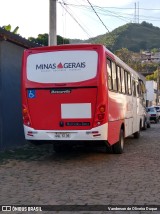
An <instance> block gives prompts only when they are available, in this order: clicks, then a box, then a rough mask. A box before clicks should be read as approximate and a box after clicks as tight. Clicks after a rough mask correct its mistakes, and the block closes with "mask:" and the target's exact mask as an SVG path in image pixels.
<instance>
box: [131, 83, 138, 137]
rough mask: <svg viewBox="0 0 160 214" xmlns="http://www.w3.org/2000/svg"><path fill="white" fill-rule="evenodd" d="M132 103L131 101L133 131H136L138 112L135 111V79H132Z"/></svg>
mask: <svg viewBox="0 0 160 214" xmlns="http://www.w3.org/2000/svg"><path fill="white" fill-rule="evenodd" d="M132 103H133V133H135V132H137V131H138V127H139V125H138V123H139V122H138V121H139V120H138V114H137V113H138V112H137V107H138V106H137V105H138V103H137V90H136V81H135V79H133V80H132Z"/></svg>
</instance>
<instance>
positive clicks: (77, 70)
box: [26, 50, 98, 83]
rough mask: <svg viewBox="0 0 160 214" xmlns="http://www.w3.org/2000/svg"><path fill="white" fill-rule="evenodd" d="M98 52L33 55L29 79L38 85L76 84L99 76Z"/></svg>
mask: <svg viewBox="0 0 160 214" xmlns="http://www.w3.org/2000/svg"><path fill="white" fill-rule="evenodd" d="M97 65H98V54H97V52H96V51H90V50H85V51H80V50H75V51H73V50H72V51H57V52H45V53H37V54H31V55H29V56H28V58H27V65H26V66H27V68H26V71H27V79H28V80H30V81H32V82H37V83H69V82H71V83H74V82H81V81H86V80H90V79H93V78H94V77H96V75H97Z"/></svg>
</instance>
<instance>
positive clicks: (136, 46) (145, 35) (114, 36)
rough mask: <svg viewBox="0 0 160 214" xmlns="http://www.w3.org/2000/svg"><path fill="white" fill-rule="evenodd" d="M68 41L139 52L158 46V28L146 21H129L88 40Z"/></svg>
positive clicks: (159, 44)
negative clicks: (137, 22) (138, 22)
mask: <svg viewBox="0 0 160 214" xmlns="http://www.w3.org/2000/svg"><path fill="white" fill-rule="evenodd" d="M70 42H71V43H77V42H78V43H99V44H104V45H105V46H106V47H108V48H109V49H110V50H111V51H113V52H114V51H116V50H118V49H121V48H127V49H128V50H130V51H133V52H139V51H140V50H147V49H153V48H160V28H158V27H155V26H153V25H152V24H149V23H147V22H142V23H141V24H135V23H129V24H126V25H123V26H121V27H118V28H116V29H115V30H113V31H112V32H110V33H106V34H104V35H99V36H97V37H94V38H91V39H88V40H70Z"/></svg>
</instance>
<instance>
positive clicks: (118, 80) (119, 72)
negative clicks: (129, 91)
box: [117, 66, 122, 92]
mask: <svg viewBox="0 0 160 214" xmlns="http://www.w3.org/2000/svg"><path fill="white" fill-rule="evenodd" d="M117 82H118V91H119V92H122V83H121V70H120V67H119V66H117Z"/></svg>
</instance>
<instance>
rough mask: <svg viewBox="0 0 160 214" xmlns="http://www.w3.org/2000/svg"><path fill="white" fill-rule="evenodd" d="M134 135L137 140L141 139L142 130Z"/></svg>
mask: <svg viewBox="0 0 160 214" xmlns="http://www.w3.org/2000/svg"><path fill="white" fill-rule="evenodd" d="M133 135H134V138H136V139H138V138H140V130H139V131H138V132H135V133H134V134H133Z"/></svg>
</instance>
